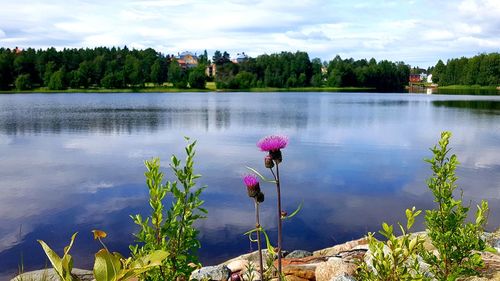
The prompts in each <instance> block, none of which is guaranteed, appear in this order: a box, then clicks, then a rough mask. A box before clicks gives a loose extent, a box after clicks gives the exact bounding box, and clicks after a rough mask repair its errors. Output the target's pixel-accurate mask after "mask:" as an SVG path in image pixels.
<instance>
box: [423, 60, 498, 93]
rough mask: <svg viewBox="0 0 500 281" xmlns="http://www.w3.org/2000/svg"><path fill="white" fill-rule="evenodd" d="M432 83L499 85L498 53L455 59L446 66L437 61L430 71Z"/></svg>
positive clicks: (442, 84)
mask: <svg viewBox="0 0 500 281" xmlns="http://www.w3.org/2000/svg"><path fill="white" fill-rule="evenodd" d="M431 73H432V81H433V82H434V83H438V84H439V85H440V86H447V85H481V86H498V85H500V53H490V54H479V55H477V56H474V57H472V58H465V57H462V58H455V59H451V60H448V61H447V62H446V64H444V63H443V61H442V60H439V61H438V62H437V64H436V65H435V66H434V67H433V68H432V69H431Z"/></svg>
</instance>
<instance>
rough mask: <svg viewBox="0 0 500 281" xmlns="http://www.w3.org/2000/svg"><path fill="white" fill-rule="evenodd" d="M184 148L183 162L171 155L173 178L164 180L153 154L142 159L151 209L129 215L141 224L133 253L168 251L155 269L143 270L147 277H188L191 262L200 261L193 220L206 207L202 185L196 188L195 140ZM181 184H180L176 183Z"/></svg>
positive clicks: (199, 216)
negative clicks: (168, 198) (167, 205)
mask: <svg viewBox="0 0 500 281" xmlns="http://www.w3.org/2000/svg"><path fill="white" fill-rule="evenodd" d="M186 140H187V142H188V144H187V146H186V148H185V151H186V154H187V157H186V161H185V162H186V163H185V165H184V166H181V161H180V160H179V159H177V157H175V156H172V157H171V164H170V168H171V169H172V171H173V172H174V174H175V177H176V178H177V180H176V181H173V182H170V181H167V182H166V183H165V184H164V183H163V178H164V174H163V172H161V171H160V160H159V159H158V158H154V159H152V160H148V161H145V165H146V168H147V171H146V172H145V176H146V184H147V186H148V189H149V204H150V206H151V208H152V213H151V215H150V216H149V217H147V218H146V219H143V218H142V216H141V215H135V216H131V217H132V219H133V221H134V222H135V223H136V224H137V225H139V226H140V231H139V232H138V233H137V234H136V235H135V236H136V238H137V242H140V243H141V244H140V245H131V246H130V249H131V251H132V256H133V257H137V258H138V257H141V256H144V255H147V254H150V253H152V252H154V251H156V250H164V251H166V252H167V253H168V259H166V260H165V261H164V262H163V264H162V265H161V266H159V267H158V269H153V270H151V271H148V272H146V273H145V274H144V276H143V277H144V278H146V279H147V280H176V279H178V278H181V279H187V278H188V277H189V275H190V273H191V271H192V270H193V268H192V267H191V264H199V262H198V258H197V256H196V255H195V254H196V250H197V249H198V248H199V247H200V242H199V241H198V239H197V234H198V230H196V229H195V228H194V226H193V224H194V223H195V222H196V221H197V220H199V219H202V218H204V216H203V215H202V214H206V213H207V211H206V210H205V209H203V208H202V207H201V206H202V204H203V201H202V200H201V199H200V195H201V192H202V191H203V189H204V188H205V187H201V188H196V179H198V178H199V177H200V175H197V174H195V173H194V169H193V165H194V156H195V149H194V148H195V145H196V141H194V142H190V141H189V138H186ZM178 185H181V188H179V187H178ZM167 194H171V195H172V196H173V202H172V206H171V207H170V209H169V210H168V211H167V212H166V213H165V211H164V204H163V200H164V199H165V197H166V195H167Z"/></svg>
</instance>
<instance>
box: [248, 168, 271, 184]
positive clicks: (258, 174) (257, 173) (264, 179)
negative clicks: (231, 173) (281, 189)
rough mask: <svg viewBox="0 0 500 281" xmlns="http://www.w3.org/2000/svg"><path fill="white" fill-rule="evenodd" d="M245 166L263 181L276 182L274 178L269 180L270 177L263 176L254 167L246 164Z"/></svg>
mask: <svg viewBox="0 0 500 281" xmlns="http://www.w3.org/2000/svg"><path fill="white" fill-rule="evenodd" d="M246 168H247V169H249V170H250V171H252V172H253V173H255V174H256V175H257V176H259V178H261V179H262V180H263V181H265V182H269V183H276V181H275V180H271V179H268V178H266V177H264V176H263V175H262V174H261V173H259V172H258V171H257V170H255V169H254V168H251V167H248V166H246Z"/></svg>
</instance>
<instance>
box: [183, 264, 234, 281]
mask: <svg viewBox="0 0 500 281" xmlns="http://www.w3.org/2000/svg"><path fill="white" fill-rule="evenodd" d="M230 276H231V270H230V269H229V268H228V267H227V266H225V265H216V266H206V267H202V268H200V269H197V270H195V271H193V272H192V273H191V276H190V277H189V280H198V281H202V280H203V281H206V280H212V281H227V279H228V278H229V277H230Z"/></svg>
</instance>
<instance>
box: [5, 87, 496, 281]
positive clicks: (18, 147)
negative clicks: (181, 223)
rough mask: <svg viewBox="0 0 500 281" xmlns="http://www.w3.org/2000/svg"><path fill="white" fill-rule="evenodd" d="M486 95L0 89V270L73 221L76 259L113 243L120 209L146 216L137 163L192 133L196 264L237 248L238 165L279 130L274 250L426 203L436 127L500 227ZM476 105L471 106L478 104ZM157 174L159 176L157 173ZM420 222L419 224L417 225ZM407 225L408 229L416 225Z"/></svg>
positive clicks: (247, 206) (87, 259) (69, 229)
mask: <svg viewBox="0 0 500 281" xmlns="http://www.w3.org/2000/svg"><path fill="white" fill-rule="evenodd" d="M499 103H500V98H496V97H492V98H491V97H488V98H486V97H451V96H425V95H424V96H422V95H398V94H362V93H349V94H338V93H337V94H328V93H279V94H278V93H265V94H258V93H252V94H246V93H225V94H220V93H217V94H215V93H209V94H207V93H201V94H197V93H194V94H175V95H172V94H147V95H144V94H123V95H120V94H105V95H89V94H83V95H74V94H70V95H13V96H0V179H1V180H0V190H1V192H0V219H1V220H2V224H0V278H2V277H4V276H10V274H12V273H13V272H15V271H16V269H17V265H18V262H19V260H20V257H21V253H22V254H23V259H24V265H25V266H26V269H28V270H29V269H32V268H41V267H43V266H44V265H45V260H44V256H43V252H42V251H41V249H40V247H39V245H38V244H37V243H36V239H43V240H46V241H47V242H48V243H49V244H50V245H53V247H54V248H56V249H62V247H63V246H64V245H65V243H66V241H67V240H68V239H69V237H70V236H71V234H72V233H73V232H74V231H79V232H80V234H79V236H78V238H77V242H76V245H75V247H74V252H73V256H74V257H75V262H76V266H79V267H86V268H89V267H91V265H92V263H93V261H92V256H93V253H94V252H95V251H96V250H97V249H98V245H97V244H96V243H95V242H94V241H92V237H91V234H90V230H92V229H94V228H100V229H104V230H106V231H107V232H108V233H109V236H108V238H107V240H108V246H109V247H111V248H112V249H113V250H116V251H120V252H122V253H127V252H128V249H127V245H128V244H130V243H132V242H133V237H132V235H131V233H133V232H135V231H137V229H136V228H135V226H134V225H133V224H132V222H131V220H130V218H129V215H130V214H135V213H141V214H144V215H145V214H147V213H148V211H149V210H148V204H147V190H146V188H145V185H144V176H143V172H144V168H143V164H142V161H143V160H144V159H147V158H150V157H153V156H160V157H161V158H162V159H163V160H164V162H163V166H164V167H167V163H166V161H167V159H169V157H170V155H171V154H177V155H182V153H183V150H182V149H183V145H184V140H183V139H182V136H185V135H187V136H191V137H193V138H195V139H198V140H199V145H198V153H197V157H198V158H197V159H198V161H197V162H196V169H197V171H198V172H199V173H201V174H202V175H203V177H202V178H201V179H200V184H207V185H208V186H209V188H208V189H207V190H206V192H205V193H204V196H203V197H204V198H203V199H204V200H205V201H206V207H207V208H208V210H209V217H208V219H207V220H205V221H202V222H200V224H199V227H200V230H201V239H202V245H203V247H202V249H201V250H200V257H201V259H202V261H203V262H204V263H207V264H208V263H217V262H220V261H222V260H224V259H226V258H228V257H231V256H234V255H237V254H241V253H244V252H247V251H250V250H252V249H253V250H254V249H255V248H251V247H250V245H249V243H248V240H247V238H246V237H245V236H243V235H242V234H243V233H244V232H245V231H247V230H248V229H250V228H251V227H252V225H253V223H252V221H253V219H252V215H251V214H252V208H253V205H252V203H251V201H250V200H249V199H248V197H247V196H246V191H245V188H244V187H243V185H242V183H241V179H240V177H241V175H242V174H243V173H245V172H247V171H246V169H245V168H244V167H245V166H253V167H257V168H259V169H261V170H264V169H262V167H261V166H262V158H263V156H264V154H263V153H262V152H259V151H258V149H257V148H256V146H255V142H256V141H257V140H258V139H259V138H260V137H262V136H263V135H266V134H270V133H283V134H287V135H289V136H290V140H291V143H290V146H289V147H288V148H286V150H285V151H284V159H285V160H284V163H283V176H284V178H283V184H284V207H285V209H287V210H293V209H295V207H296V206H297V205H298V204H300V202H302V201H303V202H304V208H303V210H302V211H301V212H300V213H299V215H298V216H296V217H295V218H294V219H293V220H291V221H288V222H286V224H285V235H286V236H285V247H286V248H287V249H294V248H304V249H309V250H313V249H317V248H319V247H326V246H329V245H331V244H333V243H339V242H342V241H346V240H349V239H353V238H357V237H359V236H361V235H363V234H364V233H366V232H367V231H375V230H376V229H378V228H379V224H380V222H381V221H382V220H384V221H388V222H395V221H397V220H401V221H402V220H404V213H403V210H404V209H405V208H407V207H411V206H413V205H415V206H417V208H428V207H430V206H431V204H432V200H431V197H430V194H429V192H427V189H426V185H425V179H426V178H427V177H428V176H429V175H430V172H429V171H430V170H429V167H428V165H427V164H426V163H424V162H423V161H422V159H423V158H424V157H430V154H429V151H428V147H429V146H431V145H433V144H434V143H435V142H436V141H437V138H438V135H439V132H440V131H442V130H451V131H453V133H454V137H453V140H452V146H453V152H454V153H456V154H457V155H458V157H459V160H460V162H461V163H462V164H461V166H460V168H459V170H458V176H459V178H460V180H459V186H460V188H462V189H463V191H464V198H465V200H467V201H469V200H471V201H472V203H473V205H474V202H477V201H479V200H480V199H482V198H487V199H488V200H489V201H490V206H491V208H492V210H491V213H490V224H489V226H490V227H491V228H494V227H496V226H498V225H499V224H500V204H499V203H500V122H499V121H500V117H499V116H500V115H499V114H498V112H499V111H500V108H499V107H498V104H499ZM483 111H484V112H488V114H477V113H478V112H483ZM169 178H170V174H169ZM264 188H265V192H266V200H267V201H266V203H265V204H264V205H263V210H262V211H263V215H262V224H263V225H264V226H265V227H266V228H267V229H268V230H269V232H270V234H271V235H272V236H275V231H276V229H275V225H274V222H275V218H274V204H273V203H272V202H274V199H275V198H274V193H273V188H272V187H271V186H266V187H264ZM420 222H421V221H420ZM419 227H421V225H419Z"/></svg>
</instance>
